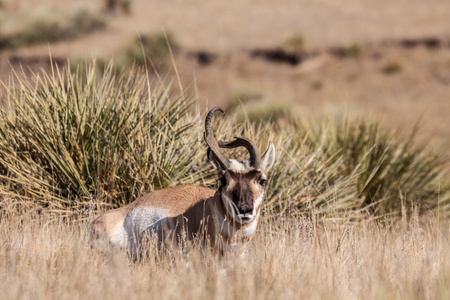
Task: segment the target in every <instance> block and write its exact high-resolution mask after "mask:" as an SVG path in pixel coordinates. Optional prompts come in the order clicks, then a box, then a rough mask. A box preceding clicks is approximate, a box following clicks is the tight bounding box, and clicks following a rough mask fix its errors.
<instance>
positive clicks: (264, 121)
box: [0, 64, 450, 223]
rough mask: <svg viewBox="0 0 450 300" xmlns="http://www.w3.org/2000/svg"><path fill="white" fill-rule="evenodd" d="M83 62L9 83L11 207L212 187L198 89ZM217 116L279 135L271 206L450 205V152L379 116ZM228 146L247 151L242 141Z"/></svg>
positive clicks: (259, 136) (378, 211) (6, 175)
mask: <svg viewBox="0 0 450 300" xmlns="http://www.w3.org/2000/svg"><path fill="white" fill-rule="evenodd" d="M81 69H82V70H87V71H83V72H85V73H82V72H80V71H78V72H72V71H69V70H68V69H66V68H65V69H59V68H57V67H54V69H53V73H52V74H45V73H43V74H40V75H39V76H37V75H36V76H35V78H34V80H33V81H28V80H25V79H24V77H21V76H20V75H19V74H18V75H17V76H16V79H15V83H14V84H13V85H8V86H6V87H5V89H6V91H7V93H6V96H7V97H6V98H7V103H8V105H9V109H6V110H4V111H2V112H1V113H0V125H1V126H0V178H1V181H0V183H1V185H2V187H1V188H0V193H1V194H2V195H3V196H4V197H7V198H6V199H8V200H3V201H2V202H1V204H2V207H12V206H14V205H16V206H17V207H18V208H23V207H25V206H26V207H30V206H33V205H36V207H39V209H44V210H47V211H52V212H55V213H56V216H61V215H65V216H72V215H74V216H78V217H86V216H87V212H89V211H92V210H93V209H101V210H104V209H106V208H113V207H119V206H122V205H124V204H126V203H130V202H132V201H134V200H135V199H137V198H138V197H140V196H142V195H143V194H145V193H147V192H150V191H153V190H155V189H160V188H165V187H170V186H175V185H180V184H199V185H206V186H210V187H214V185H215V183H214V180H215V177H214V173H213V169H212V167H211V165H210V164H209V162H208V161H207V159H206V155H205V153H206V148H205V144H204V142H203V138H202V134H203V130H204V129H203V128H204V123H203V122H204V115H205V114H204V113H200V114H199V113H195V114H193V113H192V112H193V111H199V110H198V109H196V110H194V109H193V102H192V101H191V100H189V99H186V96H185V95H183V94H175V93H174V92H171V91H172V89H171V87H170V82H169V83H168V84H164V83H161V81H152V80H151V79H150V77H148V75H147V73H146V72H141V71H130V72H116V71H115V67H114V65H112V64H110V65H109V66H108V67H106V68H105V71H104V72H103V73H102V75H98V73H96V72H95V66H89V65H88V67H87V68H81ZM79 70H80V69H79ZM158 78H159V77H158ZM205 112H206V109H205ZM213 126H214V131H215V132H216V135H217V137H218V138H219V139H220V140H230V139H232V138H233V137H234V136H245V137H248V138H250V139H252V140H253V141H254V142H255V143H256V144H257V145H258V146H259V148H260V151H261V152H263V151H264V150H265V148H266V147H267V145H268V142H269V141H272V142H273V143H274V144H275V147H276V149H277V158H276V163H275V165H274V167H273V169H272V170H271V174H270V177H269V181H268V183H267V194H266V201H265V207H264V211H265V214H266V215H271V216H278V217H304V216H309V217H311V216H312V215H314V216H315V217H317V218H319V219H321V220H326V219H332V220H341V221H344V222H347V223H355V222H360V221H361V220H364V219H366V218H372V217H376V218H379V219H382V220H392V219H395V218H398V217H399V216H400V215H402V213H403V211H402V209H403V208H405V209H406V210H407V214H410V213H411V211H413V210H417V212H418V214H419V215H426V214H429V213H432V214H435V215H439V216H443V217H447V216H449V212H450V183H449V179H448V174H446V173H445V168H444V165H445V162H446V157H445V153H444V152H442V153H441V152H439V151H437V150H434V149H431V148H430V147H428V146H427V145H425V144H417V143H415V141H414V135H412V136H410V137H409V138H406V139H405V138H402V137H400V136H399V135H398V134H396V133H394V132H392V131H389V130H387V129H385V128H384V127H383V126H382V125H381V122H380V121H378V120H372V119H370V118H355V117H351V116H348V117H343V118H323V119H316V120H311V119H309V118H305V117H304V116H303V115H302V114H298V113H294V112H293V111H292V110H289V109H272V108H271V106H266V107H265V108H264V106H263V105H262V104H261V106H260V107H258V108H257V109H256V110H255V107H254V106H253V108H252V109H250V108H249V110H246V109H243V108H242V107H238V109H237V110H236V111H235V112H232V113H229V114H227V115H226V117H222V118H218V119H217V120H215V121H214V124H213ZM224 151H228V150H224ZM227 154H228V155H230V156H232V157H237V158H244V157H245V156H246V153H245V151H244V150H242V149H238V150H234V151H230V152H227ZM12 204H14V205H12Z"/></svg>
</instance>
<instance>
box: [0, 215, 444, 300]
mask: <svg viewBox="0 0 450 300" xmlns="http://www.w3.org/2000/svg"><path fill="white" fill-rule="evenodd" d="M0 225H1V226H0V245H1V247H0V279H1V280H0V288H1V291H2V296H1V298H2V299H99V298H101V299H123V298H126V299H154V298H158V299H448V298H449V297H450V260H449V259H448V257H450V242H449V240H450V230H449V226H448V225H449V224H448V222H443V223H441V224H439V223H438V222H437V220H436V219H433V220H432V221H429V222H426V223H425V224H421V225H419V224H418V223H417V220H415V221H414V220H412V221H410V222H406V221H404V222H399V223H398V224H396V225H393V226H391V227H384V226H383V225H382V224H380V223H373V222H367V223H364V224H360V225H358V226H353V227H346V226H343V225H339V224H338V223H336V224H331V223H330V224H323V225H321V226H320V227H316V226H315V224H313V223H312V222H311V221H306V220H301V219H298V220H283V219H281V220H270V221H269V220H267V219H266V220H263V221H262V224H260V226H259V230H258V232H257V234H256V236H255V239H254V241H253V242H252V243H251V246H250V247H249V248H248V249H247V251H246V253H245V254H244V256H242V257H226V258H221V259H220V258H217V257H215V256H212V255H211V254H209V253H201V251H200V250H199V249H195V248H190V249H187V250H186V251H185V252H183V253H180V252H178V251H168V252H167V253H166V254H165V255H162V256H159V257H157V258H150V259H148V260H145V261H143V262H141V263H132V262H130V261H129V260H128V258H127V256H126V254H125V253H124V252H118V251H112V252H109V253H106V254H104V253H100V252H97V251H95V250H92V249H91V248H89V246H88V243H87V241H86V239H85V233H86V229H87V228H86V223H70V222H65V221H63V220H60V221H53V222H52V221H49V220H48V219H46V218H45V217H36V216H29V215H10V216H6V217H3V218H2V219H1V220H0Z"/></svg>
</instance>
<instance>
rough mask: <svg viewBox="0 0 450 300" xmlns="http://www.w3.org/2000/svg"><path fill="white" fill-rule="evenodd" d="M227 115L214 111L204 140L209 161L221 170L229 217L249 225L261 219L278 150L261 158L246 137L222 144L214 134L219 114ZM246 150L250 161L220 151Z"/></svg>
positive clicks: (269, 150) (221, 191)
mask: <svg viewBox="0 0 450 300" xmlns="http://www.w3.org/2000/svg"><path fill="white" fill-rule="evenodd" d="M218 111H219V112H221V113H224V112H223V110H222V109H221V108H219V107H215V108H213V109H211V111H210V112H209V113H208V115H207V116H206V120H205V133H204V139H205V142H206V144H207V145H208V152H207V154H208V158H209V160H210V161H211V163H212V164H213V165H214V167H215V169H216V170H217V174H218V177H219V182H220V186H219V189H218V193H219V195H220V197H221V201H222V202H223V204H224V206H225V209H226V212H227V215H228V216H229V217H230V218H231V219H232V221H233V222H237V223H241V224H245V223H250V222H252V221H254V220H255V219H257V218H258V216H259V210H260V207H261V204H262V200H263V197H264V185H265V183H266V181H267V173H268V171H269V170H270V168H271V167H272V166H273V163H274V161H275V147H274V145H273V144H272V142H270V143H269V147H268V148H267V150H266V152H265V153H264V155H263V156H262V157H261V156H260V154H259V151H258V148H257V147H256V146H255V144H254V143H253V142H252V141H251V140H249V139H247V138H244V137H235V140H233V141H230V142H218V141H217V140H216V138H215V137H214V135H213V133H212V130H211V120H212V117H213V115H214V113H215V112H218ZM237 147H244V148H246V149H247V151H248V153H249V154H250V158H248V159H246V160H243V161H239V160H235V159H229V158H227V157H226V156H225V155H224V154H223V153H222V151H221V150H220V148H237Z"/></svg>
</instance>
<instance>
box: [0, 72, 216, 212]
mask: <svg viewBox="0 0 450 300" xmlns="http://www.w3.org/2000/svg"><path fill="white" fill-rule="evenodd" d="M112 69H113V68H112V66H110V67H108V69H107V70H106V71H105V74H104V75H103V77H101V78H96V76H94V72H93V68H92V67H91V68H89V69H88V74H87V75H85V76H80V75H79V74H72V73H70V72H68V71H67V70H64V71H62V72H60V71H59V70H54V74H53V75H47V74H44V77H43V78H42V77H39V76H36V77H35V78H34V80H35V82H34V83H30V82H28V81H26V80H25V79H23V78H20V77H18V78H17V80H18V81H19V82H20V85H19V86H17V89H16V87H12V86H10V87H8V103H9V110H8V111H2V112H1V113H0V174H1V175H0V178H1V179H2V183H3V185H4V186H6V188H5V189H1V192H2V193H3V194H5V193H6V194H9V195H13V197H14V198H15V199H19V200H20V201H37V202H40V203H41V204H42V205H43V206H47V207H51V208H52V209H60V210H67V209H70V208H76V207H84V206H87V204H88V203H89V202H96V203H97V204H98V205H103V204H108V205H111V206H119V205H122V204H124V203H127V202H129V201H131V200H132V199H135V198H136V197H138V196H140V195H142V194H143V193H144V191H146V192H147V191H150V190H153V189H158V188H163V187H168V186H172V185H175V184H179V183H183V182H204V180H207V179H208V172H205V171H204V170H203V168H204V165H201V166H198V165H197V163H198V161H199V159H200V158H201V155H200V154H199V151H198V147H201V146H202V143H201V142H200V140H201V135H198V136H197V137H196V136H195V135H189V137H186V132H187V130H188V129H190V128H191V127H192V122H186V123H183V122H182V119H183V116H184V115H185V114H186V113H187V111H188V109H189V107H190V106H191V103H192V102H191V101H184V99H183V98H181V97H176V96H173V95H170V93H169V89H170V87H167V88H165V87H163V86H161V85H159V86H156V87H154V86H153V85H152V84H150V83H149V82H148V78H147V77H146V76H145V75H144V74H143V73H141V72H131V73H129V74H126V75H121V76H119V77H116V76H115V75H114V73H113V72H112ZM199 174H201V177H199Z"/></svg>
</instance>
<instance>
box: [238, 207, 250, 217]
mask: <svg viewBox="0 0 450 300" xmlns="http://www.w3.org/2000/svg"><path fill="white" fill-rule="evenodd" d="M251 212H253V209H252V208H251V207H244V208H242V207H240V208H239V214H241V215H245V214H249V213H251Z"/></svg>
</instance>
